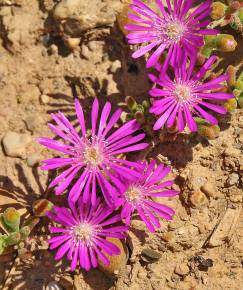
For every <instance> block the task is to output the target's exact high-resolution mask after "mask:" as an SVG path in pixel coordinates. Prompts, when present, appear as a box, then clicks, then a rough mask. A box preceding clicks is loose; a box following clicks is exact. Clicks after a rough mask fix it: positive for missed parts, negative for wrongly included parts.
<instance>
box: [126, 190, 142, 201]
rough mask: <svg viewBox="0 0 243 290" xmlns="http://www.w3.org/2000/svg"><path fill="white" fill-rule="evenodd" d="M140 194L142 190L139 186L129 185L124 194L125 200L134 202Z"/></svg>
mask: <svg viewBox="0 0 243 290" xmlns="http://www.w3.org/2000/svg"><path fill="white" fill-rule="evenodd" d="M141 194H142V192H141V190H140V189H139V188H137V187H134V186H131V187H129V188H128V190H127V192H126V193H125V196H126V199H127V201H129V202H132V203H136V202H138V201H139V199H140V197H141Z"/></svg>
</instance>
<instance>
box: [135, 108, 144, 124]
mask: <svg viewBox="0 0 243 290" xmlns="http://www.w3.org/2000/svg"><path fill="white" fill-rule="evenodd" d="M135 119H136V120H137V121H138V123H139V124H140V125H143V124H144V123H145V117H144V113H143V112H141V111H138V112H136V113H135Z"/></svg>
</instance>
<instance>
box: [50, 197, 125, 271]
mask: <svg viewBox="0 0 243 290" xmlns="http://www.w3.org/2000/svg"><path fill="white" fill-rule="evenodd" d="M112 213H113V210H112V209H111V208H108V207H107V206H105V205H104V204H103V203H101V202H100V199H97V200H96V204H95V205H94V206H93V205H91V203H84V202H83V201H82V198H80V199H79V200H78V202H77V205H74V204H71V205H70V208H65V207H57V206H54V207H53V209H52V211H51V212H48V213H47V215H48V217H49V218H50V219H52V220H53V221H54V222H56V223H58V224H60V225H61V226H60V227H50V232H51V233H54V234H57V235H56V236H55V237H52V238H51V239H50V240H49V245H50V249H52V250H53V249H57V253H56V255H55V259H56V260H59V259H62V258H63V257H64V256H65V255H66V256H67V258H68V259H69V260H71V270H72V271H74V270H75V268H76V267H77V265H78V261H79V265H80V267H81V268H83V269H85V270H86V271H89V270H90V269H91V268H96V267H97V259H99V260H100V261H101V262H102V263H104V264H105V265H109V260H108V258H107V256H106V254H108V255H110V256H113V255H119V254H120V249H119V248H118V247H117V246H116V245H114V244H113V243H111V242H109V241H107V240H106V238H107V237H113V238H118V239H123V238H125V237H126V234H125V232H126V231H127V230H128V227H127V226H125V225H116V224H117V222H120V221H121V216H120V214H115V215H112V216H111V214H112Z"/></svg>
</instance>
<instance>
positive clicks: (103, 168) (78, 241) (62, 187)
mask: <svg viewBox="0 0 243 290" xmlns="http://www.w3.org/2000/svg"><path fill="white" fill-rule="evenodd" d="M75 109H76V114H77V118H78V121H79V125H80V131H79V130H77V129H75V128H74V126H73V125H72V124H71V123H70V122H69V121H68V119H67V118H66V117H65V116H64V115H63V114H62V113H58V114H53V115H52V117H53V119H54V121H55V122H56V124H57V125H56V126H54V125H53V124H49V127H50V129H51V130H52V131H53V132H54V133H55V134H56V135H57V136H58V137H60V138H62V140H64V141H65V142H64V143H61V142H60V141H56V140H54V139H51V138H39V139H38V141H39V142H40V143H41V144H42V145H44V146H46V147H47V148H50V149H54V150H56V151H59V152H61V153H64V154H65V155H66V156H65V157H55V158H52V159H48V160H44V161H43V163H44V165H43V166H42V169H44V170H53V169H59V168H63V171H62V172H61V173H60V174H59V175H58V176H57V177H56V178H55V179H54V180H53V181H52V182H51V184H50V186H51V187H54V186H57V187H56V189H55V193H56V194H61V193H64V191H66V190H67V191H68V204H69V207H68V208H64V207H57V206H52V205H49V204H48V203H47V202H46V201H45V200H40V201H38V203H36V204H35V207H34V208H35V209H36V212H37V213H38V215H39V216H42V211H41V209H42V208H44V209H45V211H46V209H48V208H50V210H49V211H48V214H47V215H48V216H49V218H50V219H51V220H52V221H53V222H54V223H56V224H57V226H51V227H50V231H51V233H53V234H55V236H54V237H52V238H51V239H50V240H49V243H50V248H51V249H57V253H56V256H55V258H56V259H61V258H63V257H64V256H67V258H68V259H69V260H71V270H75V268H76V267H77V265H78V264H79V265H80V267H81V268H83V269H85V270H87V271H88V270H90V269H91V268H95V267H97V264H98V260H99V261H101V262H102V263H103V264H104V265H108V264H109V259H108V256H112V255H118V254H119V253H120V249H119V248H118V247H117V246H116V245H114V244H113V243H112V242H110V241H108V240H107V239H106V238H107V237H112V238H117V239H123V238H125V237H126V233H127V231H128V229H129V224H130V221H131V218H132V215H133V213H136V212H138V214H139V216H140V218H141V219H142V220H143V221H144V222H145V224H146V226H147V227H148V229H149V230H150V231H151V232H154V231H155V229H156V228H159V226H160V223H159V219H158V218H159V217H160V218H164V219H167V220H170V219H172V217H173V215H174V211H173V210H172V209H170V208H169V207H167V206H165V205H162V204H159V203H158V202H154V201H153V200H152V197H153V196H164V197H166V196H174V195H176V194H177V192H176V191H174V190H168V189H167V190H166V189H165V187H169V186H171V185H172V184H173V181H165V182H163V183H161V180H162V179H163V178H164V177H165V176H166V175H167V174H168V172H169V168H167V167H164V166H163V165H158V167H156V165H155V161H152V162H151V163H150V164H147V163H146V162H135V161H130V160H128V159H126V158H125V157H126V153H128V152H136V151H141V150H143V149H145V148H146V147H147V146H148V144H147V143H144V142H142V140H143V139H144V137H145V134H144V133H140V132H139V130H140V124H139V123H138V122H137V120H135V119H134V120H130V121H128V122H126V123H125V124H123V125H122V126H120V127H119V128H118V129H117V128H115V124H116V123H117V121H118V120H119V118H120V115H121V110H120V109H119V110H117V111H116V112H115V113H113V114H111V116H110V112H111V104H110V103H109V102H107V103H106V104H105V106H104V107H103V109H102V111H101V115H100V117H99V102H98V100H97V99H95V100H94V102H93V105H92V110H91V132H90V133H89V131H88V130H87V129H86V124H85V121H84V112H83V109H82V106H81V105H80V103H79V101H77V100H76V101H75ZM109 116H110V118H109ZM98 120H99V122H98ZM122 155H123V157H122ZM135 193H136V194H137V195H136V196H134V198H132V199H130V198H131V196H133V195H134V194H135ZM128 196H129V197H128ZM45 211H44V212H45ZM123 220H124V221H125V223H126V225H124V224H123ZM58 224H59V225H61V226H58Z"/></svg>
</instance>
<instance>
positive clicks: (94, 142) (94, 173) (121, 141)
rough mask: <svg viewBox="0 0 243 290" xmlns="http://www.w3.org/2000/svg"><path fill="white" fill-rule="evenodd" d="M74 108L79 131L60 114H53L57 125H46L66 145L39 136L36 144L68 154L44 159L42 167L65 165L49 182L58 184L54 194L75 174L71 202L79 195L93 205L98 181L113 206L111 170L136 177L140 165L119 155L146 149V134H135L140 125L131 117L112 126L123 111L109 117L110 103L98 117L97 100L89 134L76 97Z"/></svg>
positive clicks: (45, 168)
mask: <svg viewBox="0 0 243 290" xmlns="http://www.w3.org/2000/svg"><path fill="white" fill-rule="evenodd" d="M75 109H76V114H77V118H78V121H79V125H80V129H81V131H80V133H79V132H78V131H77V130H76V129H75V128H74V127H73V125H72V124H71V123H70V122H69V120H68V119H67V118H66V117H65V116H64V115H63V114H62V113H58V114H52V117H53V119H54V121H55V122H56V124H57V126H54V125H53V124H49V128H50V129H51V130H52V131H53V132H54V133H55V134H56V135H57V136H59V137H61V138H62V139H63V140H64V141H65V142H66V144H65V143H61V142H59V141H56V140H54V139H51V138H39V139H38V141H39V143H40V144H42V145H44V146H46V147H47V148H50V149H54V150H56V151H59V152H61V153H64V154H65V155H67V157H57V158H52V159H48V160H44V161H43V164H44V165H43V166H42V169H44V170H50V169H56V168H65V170H64V171H63V172H62V173H61V174H60V175H58V176H57V177H56V178H55V179H54V180H53V181H52V182H51V184H50V187H53V186H57V187H56V189H55V193H56V194H62V193H63V192H64V191H65V190H66V189H67V188H68V186H69V185H70V184H71V183H72V181H74V179H75V177H78V178H77V180H76V181H75V183H74V184H73V185H72V187H71V190H70V192H69V199H70V200H71V201H72V202H75V201H77V200H78V198H79V196H80V195H82V196H83V200H84V202H89V201H91V202H92V204H93V205H94V204H96V199H97V192H96V187H97V184H98V185H99V186H100V188H101V190H102V193H103V196H104V198H105V201H106V203H107V204H108V205H109V206H112V205H113V203H114V201H115V199H116V195H117V192H116V189H115V187H114V186H115V185H116V184H117V180H116V178H115V177H114V174H113V172H118V173H120V174H121V175H122V176H125V177H127V178H128V179H136V178H137V177H138V176H139V173H138V170H139V169H140V165H139V164H137V163H135V162H131V161H127V160H125V159H123V158H121V154H124V153H127V152H133V151H139V150H143V149H144V148H146V147H147V145H148V144H147V143H144V142H141V141H142V140H143V139H144V137H145V134H144V133H137V132H138V130H139V128H140V125H139V124H138V123H137V121H136V120H131V121H129V122H127V123H126V124H124V125H123V126H121V127H120V128H119V129H114V126H115V124H116V123H117V121H118V120H119V118H120V116H121V113H122V111H121V110H120V109H118V110H117V111H116V112H115V113H114V114H111V116H110V112H111V104H110V103H109V102H107V103H106V104H105V106H104V108H103V109H102V112H101V116H100V118H99V102H98V99H95V100H94V102H93V105H92V111H91V133H90V134H89V133H88V132H87V130H86V125H85V120H84V113H83V109H82V107H81V105H80V103H79V102H78V101H77V100H76V101H75ZM109 116H110V117H109ZM98 120H99V121H98ZM112 129H113V130H112ZM131 166H132V167H133V169H131Z"/></svg>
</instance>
